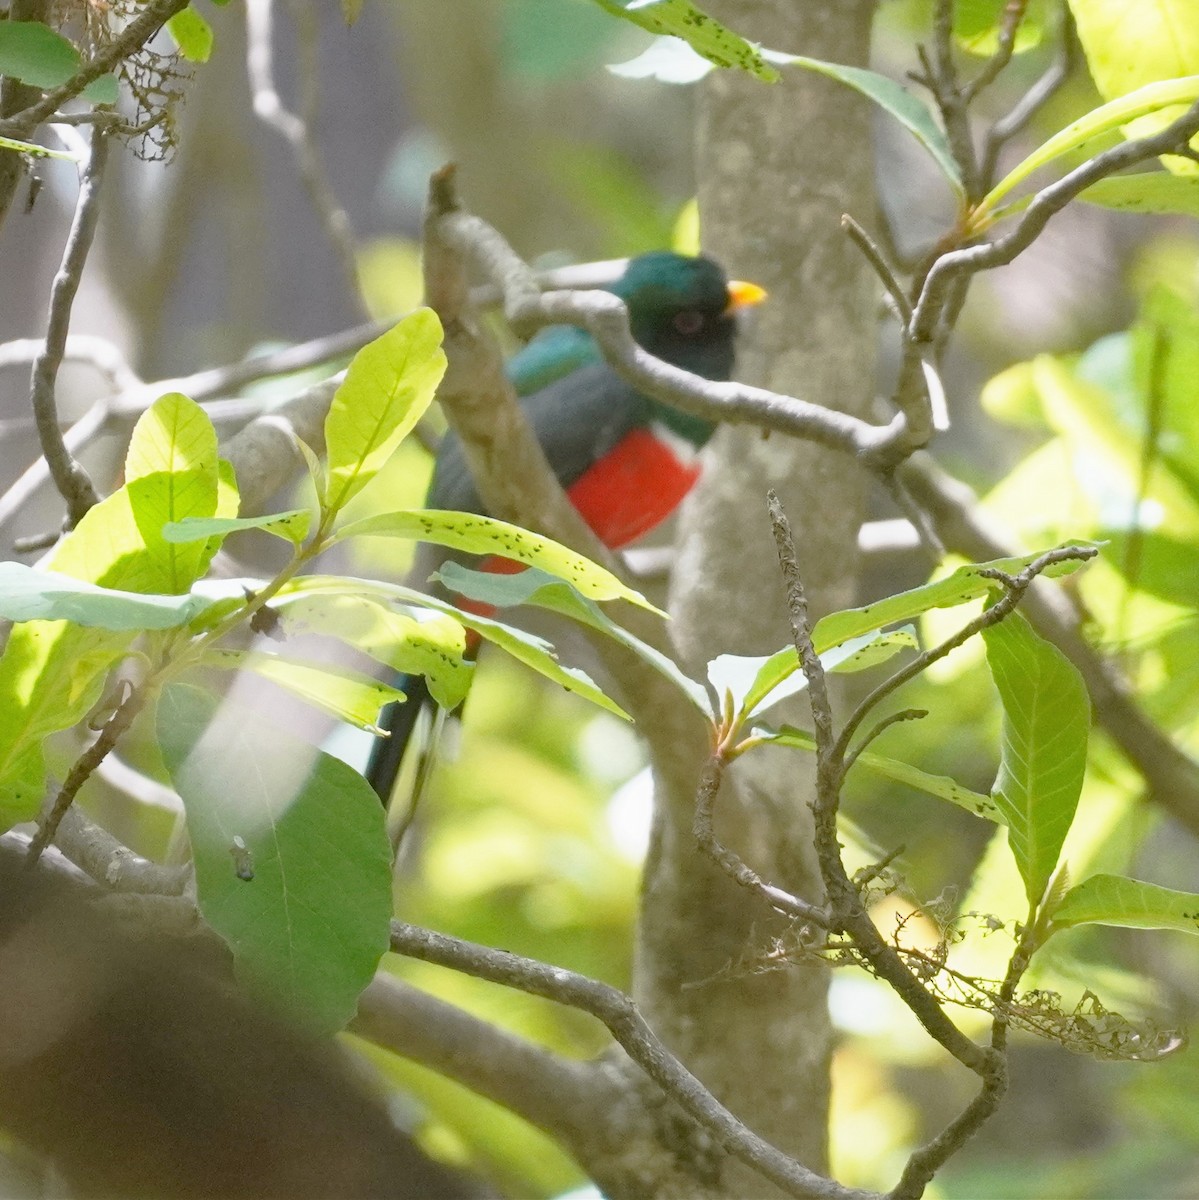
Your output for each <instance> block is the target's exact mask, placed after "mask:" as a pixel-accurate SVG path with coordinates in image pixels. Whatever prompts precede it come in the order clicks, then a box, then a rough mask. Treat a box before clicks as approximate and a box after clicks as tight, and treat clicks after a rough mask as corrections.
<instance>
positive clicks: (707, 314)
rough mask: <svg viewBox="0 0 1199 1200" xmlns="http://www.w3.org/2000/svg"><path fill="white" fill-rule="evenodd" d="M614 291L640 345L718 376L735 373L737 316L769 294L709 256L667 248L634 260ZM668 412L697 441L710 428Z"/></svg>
mask: <svg viewBox="0 0 1199 1200" xmlns="http://www.w3.org/2000/svg"><path fill="white" fill-rule="evenodd" d="M610 290H611V291H613V292H615V293H616V295H618V296H619V297H620V298H621V299H622V300H623V301H624V302H625V304H626V305H627V306H628V310H629V325H630V327H631V328H632V332H633V337H634V338H635V339H636V340H637V342H638V344H639V345H641V346H644V347H645V349H646V350H648V351H649V352H650V353H651V354H653V355H655V356H656V357H658V358H661V359H664V360H665V361H666V362H668V363H672V364H673V365H674V366H676V367H683V368H684V369H685V370H688V371H692V372H694V373H695V374H696V375H702V376H704V378H706V379H718V380H719V379H728V378H729V377H730V376H731V375H732V373H733V340H734V336H735V334H736V319H735V315H734V314H735V313H736V311H737V309H739V308H743V307H745V306H747V305H751V304H757V303H758V302H759V301H761V300H762V299H764V298H765V295H766V293H765V292H764V291H763V290H762V289H761V288H760V287H757V286H756V285H754V284H749V283H740V282H738V281H735V280H734V281H730V280H729V279H728V277H727V276H726V275H725V273H724V271H723V270H722V269H721V267H720V266H718V265H717V264H716V263H714V262H713V261H712V260H711V259H710V258H704V257H703V256H700V257H695V258H693V257H690V256H688V255H683V254H674V253H671V252H670V251H667V250H660V251H655V252H654V253H652V254H642V255H639V256H638V257H637V258H633V259H630V260H629V265H628V266H627V267H626V268H625V272H624V274H623V275H622V276H621V277H620V278H619V279H618V280H616V282H615V283H613V284H612V285H611V288H610ZM664 415H665V417H666V419H667V420H668V422H669V424H670V425H672V426H677V432H679V433H681V434H684V435H685V436H687V437H689V438H690V439H691V440H692V441H696V442H702V441H703V440H705V439H706V436H707V433H708V432H710V427H709V426H707V425H705V424H704V423H703V422H698V421H697V419H696V418H694V417H689V416H687V415H686V414H683V413H679V412H675V411H674V410H670V411H669V412H667V413H665V414H664ZM691 426H695V428H691ZM701 426H702V427H703V428H702V429H701V428H700V427H701Z"/></svg>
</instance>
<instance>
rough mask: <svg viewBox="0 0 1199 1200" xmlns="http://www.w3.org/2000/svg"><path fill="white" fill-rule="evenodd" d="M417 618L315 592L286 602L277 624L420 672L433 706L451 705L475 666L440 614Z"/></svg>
mask: <svg viewBox="0 0 1199 1200" xmlns="http://www.w3.org/2000/svg"><path fill="white" fill-rule="evenodd" d="M421 617H423V618H424V619H420V618H418V617H416V616H408V615H407V614H405V613H397V612H392V611H391V609H389V608H387V607H386V606H385V605H382V604H379V603H378V602H377V601H375V600H371V599H368V598H367V597H365V596H336V595H318V596H308V597H306V598H304V599H302V600H298V601H296V602H294V603H292V604H290V605H288V607H287V608H286V610H285V611H284V613H283V615H282V624H283V629H284V632H286V633H287V634H288V636H302V635H304V634H309V633H317V634H324V635H326V636H329V637H335V638H338V639H339V640H341V641H343V642H345V643H347V644H348V645H351V646H353V647H354V648H355V649H357V650H361V651H362V652H363V653H364V654H369V655H370V657H371V658H373V659H375V660H376V661H377V662H381V663H385V664H386V665H387V666H389V667H391V668H392V669H393V670H396V671H401V672H404V673H406V674H409V675H423V676H425V678H426V679H427V680H428V681H429V691H430V692H431V693H432V695H433V699H434V700H436V701H437V703H438V704H440V705H441V706H442V707H443V708H450V709H452V708H457V707H458V705H459V704H461V703H462V701H463V700H465V699H466V694H467V692H468V691H469V690H470V685H471V680H472V679H473V678H474V670H475V664H474V663H473V662H472V661H470V660H469V659H468V658H466V634H465V631H464V630H463V628H462V625H461V624H460V623H459V622H457V621H455V620H453V619H452V618H450V617H448V616H445V615H444V614H442V613H433V612H424V613H422V614H421Z"/></svg>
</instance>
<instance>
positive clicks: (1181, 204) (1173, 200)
mask: <svg viewBox="0 0 1199 1200" xmlns="http://www.w3.org/2000/svg"><path fill="white" fill-rule="evenodd" d="M1078 198H1079V199H1080V200H1085V201H1086V202H1087V203H1088V204H1098V205H1100V206H1101V207H1103V208H1115V209H1119V210H1121V211H1122V212H1141V213H1182V214H1183V215H1184V216H1188V217H1199V176H1196V175H1171V174H1170V172H1169V171H1142V172H1139V173H1137V174H1135V175H1113V176H1112V177H1111V178H1110V179H1101V180H1099V182H1098V183H1093V184H1091V186H1090V187H1089V188H1087V189H1086V190H1085V191H1083V192H1079V193H1078Z"/></svg>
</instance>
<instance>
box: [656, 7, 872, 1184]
mask: <svg viewBox="0 0 1199 1200" xmlns="http://www.w3.org/2000/svg"><path fill="white" fill-rule="evenodd" d="M873 7H874V6H873V3H872V0H713V2H712V3H711V4H710V5H708V11H709V12H711V14H712V15H713V16H714V17H716V18H717V19H719V20H724V21H727V22H728V24H729V25H730V26H731V27H732V28H734V29H736V30H737V31H738V32H740V33H742V34H744V35H746V36H748V37H750V38H753V39H755V40H760V41H761V42H762V43H763V44H765V45H767V46H770V47H772V48H777V49H782V50H790V51H793V52H802V53H804V54H806V55H809V56H811V57H815V58H826V59H830V60H833V61H837V62H842V63H851V64H864V63H865V62H866V60H867V54H868V46H869V29H870V19H871V16H872V13H873ZM697 175H698V177H699V180H700V184H699V199H700V212H701V223H702V229H703V240H704V245H705V249H706V250H708V251H709V252H711V253H712V254H713V255H714V256H715V257H717V258H718V259H720V260H721V261H722V262H723V263H724V264H725V265H726V266H727V267H728V268H729V270H730V271H731V273H732V274H733V275H735V276H739V277H742V278H746V279H751V280H753V281H754V282H756V283H760V284H762V285H763V286H764V287H766V288H767V289H768V290H769V292H770V300H769V302H768V304H766V305H765V306H763V308H762V309H761V310H760V316H758V319H757V322H756V324H755V326H754V328H753V329H752V331H750V332H749V334H748V336H747V337H745V338H744V339H743V341H742V344H741V351H740V355H739V364H740V366H739V374H740V375H741V376H742V377H743V378H745V379H746V380H748V381H749V382H752V383H756V384H761V385H764V386H766V387H770V388H774V389H776V390H778V391H782V392H787V393H791V394H793V395H798V396H802V397H804V398H806V399H810V400H814V401H818V402H820V403H824V404H827V405H829V406H832V407H837V408H841V409H844V410H845V411H849V412H853V413H856V414H858V415H865V414H866V413H867V411H868V408H869V405H870V401H871V397H872V395H873V392H874V383H875V380H874V358H875V343H876V322H875V311H876V309H875V304H874V289H873V287H872V283H871V276H870V275H869V272H868V269H867V268H866V267H865V266H864V265H863V263H862V261H861V259H860V257H859V256H858V254H857V251H856V250H855V249H854V248H853V246H852V245H851V243H850V242H849V241H848V239H847V238H846V237H845V236H844V235H843V233H842V232H841V229H840V224H839V222H840V217H841V214H842V213H843V212H850V213H853V214H855V215H856V216H857V217H858V218H859V219H863V218H869V217H870V216H871V215H872V214H873V212H874V192H873V154H872V152H871V134H870V113H869V111H868V107H867V105H866V103H865V102H864V101H862V100H860V98H858V97H856V96H855V95H854V94H853V93H851V92H849V91H848V90H846V89H845V88H843V87H840V86H838V85H836V84H834V83H832V82H831V81H829V80H826V79H824V78H822V77H818V76H815V75H811V74H806V73H803V72H799V71H795V72H791V73H789V74H788V75H787V77H786V78H785V79H784V80H783V81H782V82H780V83H777V84H774V85H773V86H768V85H764V84H762V83H760V82H758V81H757V80H755V79H753V78H751V77H749V76H748V75H744V74H741V73H738V72H733V71H720V72H714V73H713V74H712V76H710V77H709V79H708V80H707V81H706V82H705V84H704V90H703V95H702V100H701V107H700V120H699V134H698V162H697ZM866 483H867V481H866V477H865V475H864V473H863V472H862V471H861V470H860V469H859V468H857V467H856V466H855V465H854V464H853V463H852V462H851V461H849V460H848V459H846V458H843V457H838V456H835V455H832V454H830V453H829V452H828V451H825V450H821V449H817V448H814V447H809V446H805V445H801V444H798V443H796V442H793V441H789V440H785V439H783V438H781V437H777V436H774V437H771V438H769V439H764V438H763V437H762V435H761V434H760V433H756V432H754V431H752V430H748V429H732V428H730V429H726V430H724V431H722V432H721V433H720V434H719V435H718V436H717V437H716V439H715V441H714V444H713V447H712V449H711V451H710V457H709V461H708V464H707V467H706V469H705V474H704V477H703V479H702V481H701V483H700V485H699V487H698V489H697V491H696V493H695V495H694V496H693V497H692V499H691V501H690V502H689V504H688V507H687V509H686V511H685V514H684V518H683V527H682V531H681V538H680V544H681V554H680V561H679V564H678V568H677V571H676V575H675V580H674V586H673V589H672V594H673V600H672V605H671V607H672V611H673V614H674V616H675V618H676V620H675V622H674V626H673V633H674V636H675V639H676V641H677V643H678V646H679V649H680V650H681V652H682V654H683V657H684V661H685V663H686V665H687V666H688V667H689V668H691V670H692V672H693V673H702V671H703V669H704V665H705V663H706V661H707V660H708V659H709V658H711V657H713V656H714V655H716V654H717V653H720V652H733V653H741V654H765V653H770V652H773V651H774V650H777V649H778V648H779V647H780V646H782V645H784V644H786V643H787V641H788V640H789V633H788V623H787V617H786V609H785V606H784V598H783V588H782V584H781V580H780V577H779V573H778V567H777V562H776V559H775V552H774V548H773V543H772V540H771V534H770V526H769V523H768V521H767V518H766V510H765V496H766V490H767V488H768V487H774V488H775V489H776V490H777V491H778V493H779V495H780V497H781V499H782V501H783V504H784V506H785V507H786V510H787V512H788V514H789V515H790V517H791V519H792V522H793V523H794V525H795V529H796V535H797V539H798V541H799V545H800V547H801V567H802V570H803V572H804V577H805V581H806V583H807V585H808V588H809V599H810V602H811V606H812V611H813V613H814V615H816V616H818V615H820V614H821V613H823V612H827V611H830V610H832V609H835V608H839V607H843V606H845V605H847V604H850V603H852V602H853V600H854V593H855V571H856V563H855V546H856V531H857V526H858V524H859V523H860V520H861V515H862V510H863V506H864V500H865V492H866ZM659 745H660V743H659ZM690 749H691V751H693V752H695V753H696V755H697V756H696V757H695V758H693V759H692V762H691V765H690V767H688V766H687V765H685V764H684V758H685V753H686V751H685V750H684V749H683V748H679V752H676V753H675V754H673V755H672V756H671V762H669V763H661V762H659V764H658V766H659V802H658V809H657V813H656V822H655V837H654V845H653V849H652V852H651V859H650V862H649V864H648V866H647V876H646V883H645V897H644V907H643V912H642V924H641V933H640V944H639V955H638V970H637V981H636V989H637V995H638V1000H639V1001H640V1002H641V1003H642V1004H643V1006H644V1009H645V1011H646V1014H647V1016H648V1017H649V1019H650V1021H651V1023H652V1024H653V1025H654V1027H655V1028H656V1029H657V1031H658V1032H659V1034H660V1035H661V1036H663V1038H664V1039H665V1040H666V1041H667V1042H668V1043H669V1044H670V1045H671V1046H672V1048H673V1049H674V1051H675V1052H676V1053H677V1054H679V1056H680V1057H681V1058H682V1059H683V1061H684V1062H686V1063H687V1064H688V1066H689V1067H690V1068H691V1069H692V1070H693V1071H694V1072H695V1073H696V1074H697V1075H698V1076H699V1077H700V1078H701V1079H702V1080H703V1081H704V1082H705V1083H706V1084H707V1085H708V1086H709V1087H710V1088H711V1089H712V1090H713V1091H714V1092H715V1094H716V1095H717V1096H718V1097H719V1098H720V1099H721V1100H722V1101H723V1102H724V1103H725V1104H726V1105H728V1107H729V1108H731V1109H732V1111H733V1112H735V1113H736V1114H737V1115H738V1116H739V1117H741V1118H742V1119H743V1120H744V1121H745V1122H746V1123H747V1124H748V1125H750V1126H751V1127H752V1128H753V1129H754V1130H756V1131H757V1132H758V1133H760V1134H761V1135H762V1136H764V1137H766V1138H767V1139H769V1140H770V1141H771V1142H773V1143H774V1144H775V1145H776V1146H778V1147H780V1148H781V1149H783V1150H786V1151H788V1152H789V1153H791V1154H793V1155H795V1156H796V1157H798V1158H799V1159H800V1160H801V1161H802V1162H804V1163H805V1164H806V1165H807V1166H809V1167H811V1168H813V1169H823V1168H824V1166H825V1163H826V1127H827V1109H828V1061H829V1051H830V1029H829V1022H828V1016H827V1007H826V986H827V979H826V974H825V972H824V971H823V970H822V969H820V968H818V967H813V966H805V967H792V968H790V969H789V970H786V971H782V972H771V973H768V974H764V973H759V974H742V975H740V976H738V977H734V978H731V979H729V978H724V979H720V980H716V981H712V982H708V983H701V981H703V980H705V979H707V978H708V977H709V976H711V974H712V973H713V972H715V971H718V970H720V969H721V968H722V967H724V966H725V965H727V964H728V963H730V962H734V963H735V962H737V961H738V960H739V959H741V958H742V957H743V956H744V955H746V954H747V953H752V952H753V950H754V949H755V948H756V949H762V948H764V947H765V946H766V944H767V943H768V939H769V938H770V936H771V935H772V934H773V933H777V932H778V930H779V928H780V927H779V925H778V922H777V919H776V918H775V917H774V915H773V914H772V913H771V912H770V911H769V910H767V909H766V908H765V907H764V906H763V905H762V904H761V903H760V902H757V901H756V900H754V899H752V898H751V897H749V896H747V895H746V894H744V893H742V892H740V891H739V890H738V889H737V888H736V886H735V885H733V884H732V883H729V882H728V881H727V880H726V879H725V878H724V877H722V876H720V875H719V874H718V873H717V872H716V870H715V869H714V868H713V867H711V866H710V865H709V864H708V863H707V862H706V860H701V859H700V857H699V856H698V854H697V853H696V851H695V849H694V841H693V839H692V836H691V816H692V799H693V796H694V783H695V777H696V774H697V772H698V766H699V763H700V761H701V759H702V755H703V750H702V748H695V747H691V748H690ZM809 765H810V764H808V763H806V762H804V761H803V760H801V759H799V758H797V757H796V756H795V755H793V754H786V753H783V752H777V753H776V752H774V751H765V752H761V751H759V752H756V753H755V754H753V755H750V756H747V757H746V758H745V759H742V760H740V761H738V763H737V764H736V765H735V766H734V768H733V770H732V771H731V773H730V775H731V785H729V784H726V787H725V789H724V792H723V793H722V795H721V797H720V801H719V811H718V831H719V832H720V834H721V836H722V838H723V840H725V841H726V844H729V845H731V846H732V847H733V848H735V849H736V850H737V851H738V852H739V853H740V854H741V855H742V856H743V857H744V858H745V859H746V860H747V861H748V863H749V864H750V865H751V866H752V867H753V868H754V869H755V870H757V871H758V872H759V873H761V874H762V875H764V876H765V877H766V878H768V879H770V880H772V881H773V882H776V883H778V884H779V885H781V886H783V887H785V888H787V889H788V890H790V891H793V892H796V893H798V894H800V895H802V896H805V897H809V898H815V897H817V896H818V894H819V877H818V873H817V871H816V867H815V863H814V860H813V857H812V853H811V819H810V813H809V811H808V807H807V801H808V792H807V787H808V782H807V769H808V767H809ZM697 983H699V984H700V986H693V985H695V984H697ZM721 1184H722V1186H723V1187H724V1188H725V1189H726V1190H727V1194H729V1195H735V1196H745V1195H754V1196H763V1195H768V1194H774V1193H772V1191H771V1190H770V1188H769V1187H768V1185H766V1184H765V1183H764V1181H763V1180H761V1179H760V1178H759V1177H756V1176H753V1175H751V1174H749V1173H748V1172H746V1171H745V1169H744V1168H741V1167H739V1166H738V1165H736V1164H725V1165H724V1169H723V1171H722V1174H721Z"/></svg>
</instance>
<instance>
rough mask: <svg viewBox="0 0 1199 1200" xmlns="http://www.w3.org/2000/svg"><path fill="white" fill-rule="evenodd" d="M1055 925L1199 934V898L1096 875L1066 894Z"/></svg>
mask: <svg viewBox="0 0 1199 1200" xmlns="http://www.w3.org/2000/svg"><path fill="white" fill-rule="evenodd" d="M1053 924H1054V926H1055V927H1057V928H1059V929H1068V928H1069V927H1070V926H1072V925H1120V926H1123V927H1125V928H1127V929H1177V930H1179V931H1180V932H1181V933H1189V934H1191V935H1199V895H1196V894H1195V893H1194V892H1179V891H1175V890H1174V889H1173V888H1164V887H1159V886H1158V885H1157V884H1155V883H1145V882H1143V881H1142V880H1140V879H1128V878H1126V877H1125V876H1122V875H1092V876H1091V877H1090V878H1089V879H1084V880H1083V881H1082V883H1080V884H1079V885H1078V886H1077V887H1074V888H1071V889H1070V891H1068V892H1067V893H1066V895H1065V897H1064V898H1063V900H1062V902H1061V903H1060V904H1059V905H1058V906H1057V908H1056V909H1055V910H1054V913H1053Z"/></svg>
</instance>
